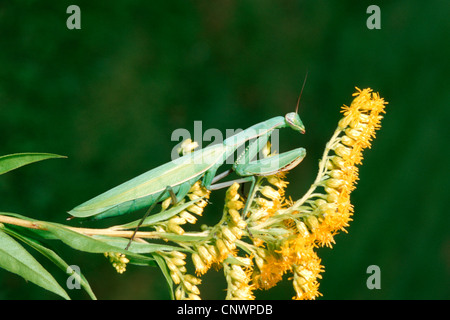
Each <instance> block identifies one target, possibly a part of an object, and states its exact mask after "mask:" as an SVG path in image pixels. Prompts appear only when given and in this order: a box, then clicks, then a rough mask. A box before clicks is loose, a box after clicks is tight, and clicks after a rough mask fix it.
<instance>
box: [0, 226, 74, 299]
mask: <svg viewBox="0 0 450 320" xmlns="http://www.w3.org/2000/svg"><path fill="white" fill-rule="evenodd" d="M0 267H1V268H3V269H5V270H7V271H10V272H12V273H15V274H17V275H19V276H21V277H23V278H24V279H25V280H28V281H31V282H33V283H35V284H37V285H38V286H40V287H42V288H44V289H47V290H49V291H51V292H53V293H56V294H58V295H60V296H61V297H63V298H64V299H67V300H69V299H70V297H69V296H68V295H67V293H66V291H64V289H63V288H62V287H61V286H60V285H59V284H58V282H56V280H55V279H54V278H53V277H52V275H51V274H50V273H49V272H48V271H47V270H45V269H44V267H42V265H41V264H40V263H39V262H37V260H36V259H35V258H34V257H33V256H32V255H31V254H30V253H29V252H28V251H27V250H25V249H24V248H23V247H22V246H21V245H20V244H19V243H17V242H16V241H15V240H14V239H13V238H11V237H10V236H9V235H7V234H6V233H5V232H3V231H1V230H0Z"/></svg>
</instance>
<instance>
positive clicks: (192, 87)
mask: <svg viewBox="0 0 450 320" xmlns="http://www.w3.org/2000/svg"><path fill="white" fill-rule="evenodd" d="M71 4H76V5H78V6H79V7H80V8H81V27H82V29H81V30H68V29H67V27H66V19H67V18H68V17H69V14H67V13H66V8H67V7H68V6H69V5H71ZM370 4H377V5H379V6H380V9H381V19H382V20H381V27H382V28H381V30H369V29H368V28H367V27H366V19H367V18H368V17H369V15H368V14H366V9H367V7H368V6H369V5H370ZM449 8H450V7H449V5H448V1H445V0H442V1H427V2H420V1H377V2H365V1H359V2H356V1H287V0H285V1H256V0H254V1H247V0H242V1H184V0H183V1H181V0H180V1H126V0H121V1H79V0H76V1H50V0H40V1H31V0H28V1H25V0H23V1H2V2H0V154H2V155H4V154H9V153H16V152H52V153H58V154H62V155H66V156H68V159H64V160H49V161H46V162H42V163H38V164H34V165H31V166H27V167H24V168H21V169H20V170H17V171H15V172H11V173H9V174H6V175H3V176H1V177H0V200H1V201H0V211H10V212H17V213H20V214H23V215H27V216H30V217H34V218H37V219H43V220H49V221H54V222H61V223H65V219H66V217H67V215H66V211H67V210H70V209H71V208H73V207H74V206H76V205H78V204H80V203H81V202H83V201H85V200H88V199H90V198H91V197H93V196H95V195H97V194H99V193H101V192H103V191H105V190H107V189H109V188H110V187H113V186H115V185H117V184H119V183H121V182H123V181H125V180H127V179H129V178H132V177H134V176H136V175H138V174H140V173H142V172H144V171H146V170H148V169H150V168H153V167H155V166H157V165H159V164H162V163H164V162H167V161H170V152H171V151H172V148H173V147H174V145H175V144H177V143H178V141H171V134H172V132H173V131H174V130H175V129H177V128H186V129H188V130H190V131H192V130H193V122H194V121H195V120H201V121H203V130H206V129H209V128H218V129H220V130H223V132H225V129H227V128H228V129H236V128H247V127H248V126H250V125H252V124H255V123H257V122H260V121H263V120H266V119H268V118H270V117H273V116H277V115H284V114H285V113H287V112H290V111H293V110H294V108H295V104H296V99H297V96H298V94H299V91H300V88H301V85H302V82H303V78H304V76H305V73H306V71H307V70H308V72H309V76H308V80H307V83H306V86H305V90H304V93H303V97H302V102H301V110H300V115H301V117H302V119H303V122H304V123H305V125H306V129H307V132H306V134H305V135H303V136H302V135H299V134H296V133H291V132H290V130H286V132H285V131H283V132H281V133H280V139H281V140H282V149H283V150H288V149H292V148H294V147H299V146H303V147H305V148H307V150H308V155H307V158H306V159H305V160H304V161H303V163H302V164H301V166H299V167H297V168H296V169H295V170H293V171H292V172H291V173H290V174H289V181H290V188H289V189H288V194H290V195H291V196H292V197H293V198H298V197H300V196H301V195H302V193H303V192H304V191H305V190H307V188H308V187H309V185H310V184H311V183H312V181H313V179H314V177H315V174H316V170H317V161H318V159H319V158H320V156H321V153H322V151H323V148H324V145H325V143H326V142H327V140H328V139H329V137H330V136H331V134H332V133H333V131H334V129H335V127H336V125H337V121H338V120H339V118H340V114H339V110H340V109H339V108H340V107H341V105H342V104H348V103H350V102H351V94H352V93H353V92H354V86H358V87H360V88H365V87H371V88H373V89H374V90H375V91H378V92H380V94H381V96H382V97H384V98H385V99H386V100H387V101H389V105H388V106H387V114H386V117H385V119H384V120H383V122H382V129H381V130H380V131H379V132H378V137H377V139H376V140H375V141H374V143H373V147H372V149H371V150H366V152H365V160H364V165H363V166H362V167H361V168H360V181H359V183H358V188H357V189H356V190H355V191H354V193H353V194H352V202H353V204H354V206H355V215H354V221H353V222H352V223H351V226H350V227H349V228H348V234H345V233H342V234H340V235H338V236H337V237H336V245H335V246H334V248H333V249H332V250H330V249H328V248H325V249H321V250H320V251H319V255H320V256H321V258H322V264H323V265H324V266H325V270H326V271H325V273H324V274H323V279H322V280H321V281H320V282H321V287H320V291H321V292H322V294H323V297H322V299H448V298H450V290H449V287H450V281H449V279H450V234H449V231H448V225H449V213H448V209H446V208H445V203H447V201H448V198H447V197H448V193H449V191H448V190H449V189H448V186H449V184H448V181H449V179H450V175H449V170H448V162H449V152H448V138H449V130H448V124H447V122H448V121H449V118H450V113H449V111H448V110H449V102H450V91H449V86H448V83H449V74H450V68H449V59H448V57H449V55H450V50H449V48H450V46H449V40H450V22H449V14H450V10H449ZM283 150H282V151H283ZM215 196H216V195H215ZM216 199H217V200H216V201H215V202H216V203H217V202H218V203H219V204H220V202H221V201H223V193H220V192H218V193H217V196H216ZM208 209H209V211H208V212H209V215H210V217H209V219H210V220H209V221H211V222H214V221H217V219H218V215H217V214H218V213H219V212H221V207H220V206H216V207H214V205H212V206H211V207H210V208H208ZM214 215H217V216H214ZM70 224H72V225H78V224H77V223H76V222H74V221H72V222H70ZM89 226H93V227H96V226H99V224H89ZM57 248H58V250H59V251H58V252H59V253H60V254H61V256H62V257H63V258H65V259H66V260H67V261H68V262H69V264H77V265H79V266H80V267H81V270H82V271H84V273H85V275H86V276H87V278H88V280H89V281H90V283H91V285H92V287H93V290H94V292H96V294H97V296H98V297H99V298H100V299H167V298H168V297H169V296H168V293H167V290H166V284H165V281H164V279H163V276H162V274H161V273H160V272H159V270H158V269H156V268H142V267H136V266H130V267H129V268H128V271H127V272H126V273H125V274H123V275H118V274H116V273H115V270H114V269H113V268H112V267H111V265H110V264H109V263H108V262H107V261H106V259H104V257H102V256H100V255H92V254H81V253H78V252H75V251H74V250H72V249H70V248H68V247H65V246H57ZM40 261H42V263H43V264H44V266H46V267H48V268H49V270H50V271H52V273H54V274H55V276H56V277H57V279H58V281H59V282H60V283H61V284H63V285H64V283H65V279H66V276H65V275H64V274H62V273H61V272H59V270H56V269H55V268H54V267H53V266H51V265H48V264H47V263H46V262H45V261H44V260H43V259H40ZM369 265H378V266H379V267H380V268H381V290H369V289H367V287H366V279H367V277H368V274H367V273H366V270H367V267H368V266H369ZM286 278H287V277H286ZM224 289H225V283H224V280H223V275H222V271H219V272H215V271H211V272H210V273H208V274H207V275H206V276H205V277H204V284H202V285H201V286H200V290H201V292H202V296H203V297H204V298H207V299H223V298H224V297H225V291H224ZM69 294H70V295H71V296H72V297H74V298H80V299H81V298H87V296H86V295H85V294H84V293H83V292H81V290H79V291H77V292H69ZM293 295H294V291H293V289H292V286H291V283H290V282H289V281H287V280H285V281H284V282H283V283H282V284H280V285H279V286H278V287H276V288H274V289H271V290H270V291H267V292H258V293H257V297H258V298H265V299H290V298H291V297H292V296H293ZM55 298H58V297H57V296H55V295H53V294H52V293H49V292H47V291H45V290H43V289H41V288H39V287H37V286H35V285H34V284H30V283H28V284H27V283H26V282H25V281H24V280H23V279H22V278H20V277H18V276H16V275H13V274H10V273H7V272H5V271H4V270H0V299H55Z"/></svg>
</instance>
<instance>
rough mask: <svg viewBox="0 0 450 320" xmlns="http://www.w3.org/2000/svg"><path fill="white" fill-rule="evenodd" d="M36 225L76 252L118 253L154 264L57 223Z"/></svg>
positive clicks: (40, 222) (145, 257)
mask: <svg viewBox="0 0 450 320" xmlns="http://www.w3.org/2000/svg"><path fill="white" fill-rule="evenodd" d="M36 224H38V225H39V226H40V228H43V229H45V230H47V231H49V232H51V233H52V234H53V235H55V236H56V237H57V238H58V239H59V240H61V241H62V242H64V243H65V244H67V245H68V246H70V247H72V248H74V249H76V250H80V251H85V252H91V253H105V252H119V253H123V254H125V255H126V256H127V257H132V258H134V259H137V260H143V261H145V262H148V263H149V264H152V263H154V261H153V258H150V257H147V256H144V255H141V254H137V253H133V252H131V251H128V250H125V249H121V248H119V247H116V246H112V245H110V244H107V243H105V242H103V241H100V240H98V239H95V238H93V237H89V236H86V235H84V234H81V233H78V232H75V231H72V230H70V229H67V228H66V227H65V226H63V225H59V224H57V223H51V222H43V221H36Z"/></svg>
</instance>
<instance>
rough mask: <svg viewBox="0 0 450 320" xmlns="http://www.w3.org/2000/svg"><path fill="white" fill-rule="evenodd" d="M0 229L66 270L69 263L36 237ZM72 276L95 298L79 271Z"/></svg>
mask: <svg viewBox="0 0 450 320" xmlns="http://www.w3.org/2000/svg"><path fill="white" fill-rule="evenodd" d="M2 229H3V231H5V232H7V233H8V234H10V235H12V236H14V237H15V238H17V239H19V240H20V241H22V242H24V243H26V244H27V245H29V246H30V247H32V248H34V249H35V250H36V251H38V252H39V253H41V254H42V255H43V256H44V257H46V258H48V259H49V260H50V261H52V262H53V263H54V264H55V265H56V266H57V267H59V268H60V269H61V270H63V272H67V270H68V267H69V264H67V263H66V262H65V261H64V260H63V259H62V258H61V257H60V256H59V255H58V254H56V252H54V251H53V250H51V249H49V248H47V247H45V246H44V245H42V244H41V243H39V241H37V240H36V239H31V238H27V237H25V236H23V235H22V234H19V233H18V232H16V231H14V230H11V229H9V228H5V227H3V228H2ZM72 276H73V277H74V278H75V279H76V281H78V283H80V284H81V286H82V287H83V288H84V289H85V290H86V292H87V293H88V294H89V296H90V297H91V298H92V299H94V300H96V299H97V298H96V296H95V294H94V292H93V291H92V289H91V287H90V285H89V283H88V281H87V280H86V278H85V277H84V276H83V275H82V274H81V273H80V274H78V273H76V272H75V273H73V275H72Z"/></svg>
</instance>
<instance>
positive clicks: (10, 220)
mask: <svg viewBox="0 0 450 320" xmlns="http://www.w3.org/2000/svg"><path fill="white" fill-rule="evenodd" d="M0 223H6V224H12V225H16V226H20V227H24V228H29V229H37V230H45V228H44V227H42V226H41V225H40V223H39V221H37V220H35V221H32V220H24V219H19V218H15V217H9V216H4V215H0ZM64 227H65V228H67V229H68V230H72V231H75V232H78V233H81V234H84V235H87V236H93V235H104V236H110V237H122V238H130V237H131V236H132V235H133V231H122V230H119V231H117V230H112V229H109V228H107V229H92V228H76V227H68V226H64ZM136 237H137V238H146V239H158V238H161V237H160V236H159V234H158V232H144V231H138V232H137V233H136Z"/></svg>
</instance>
